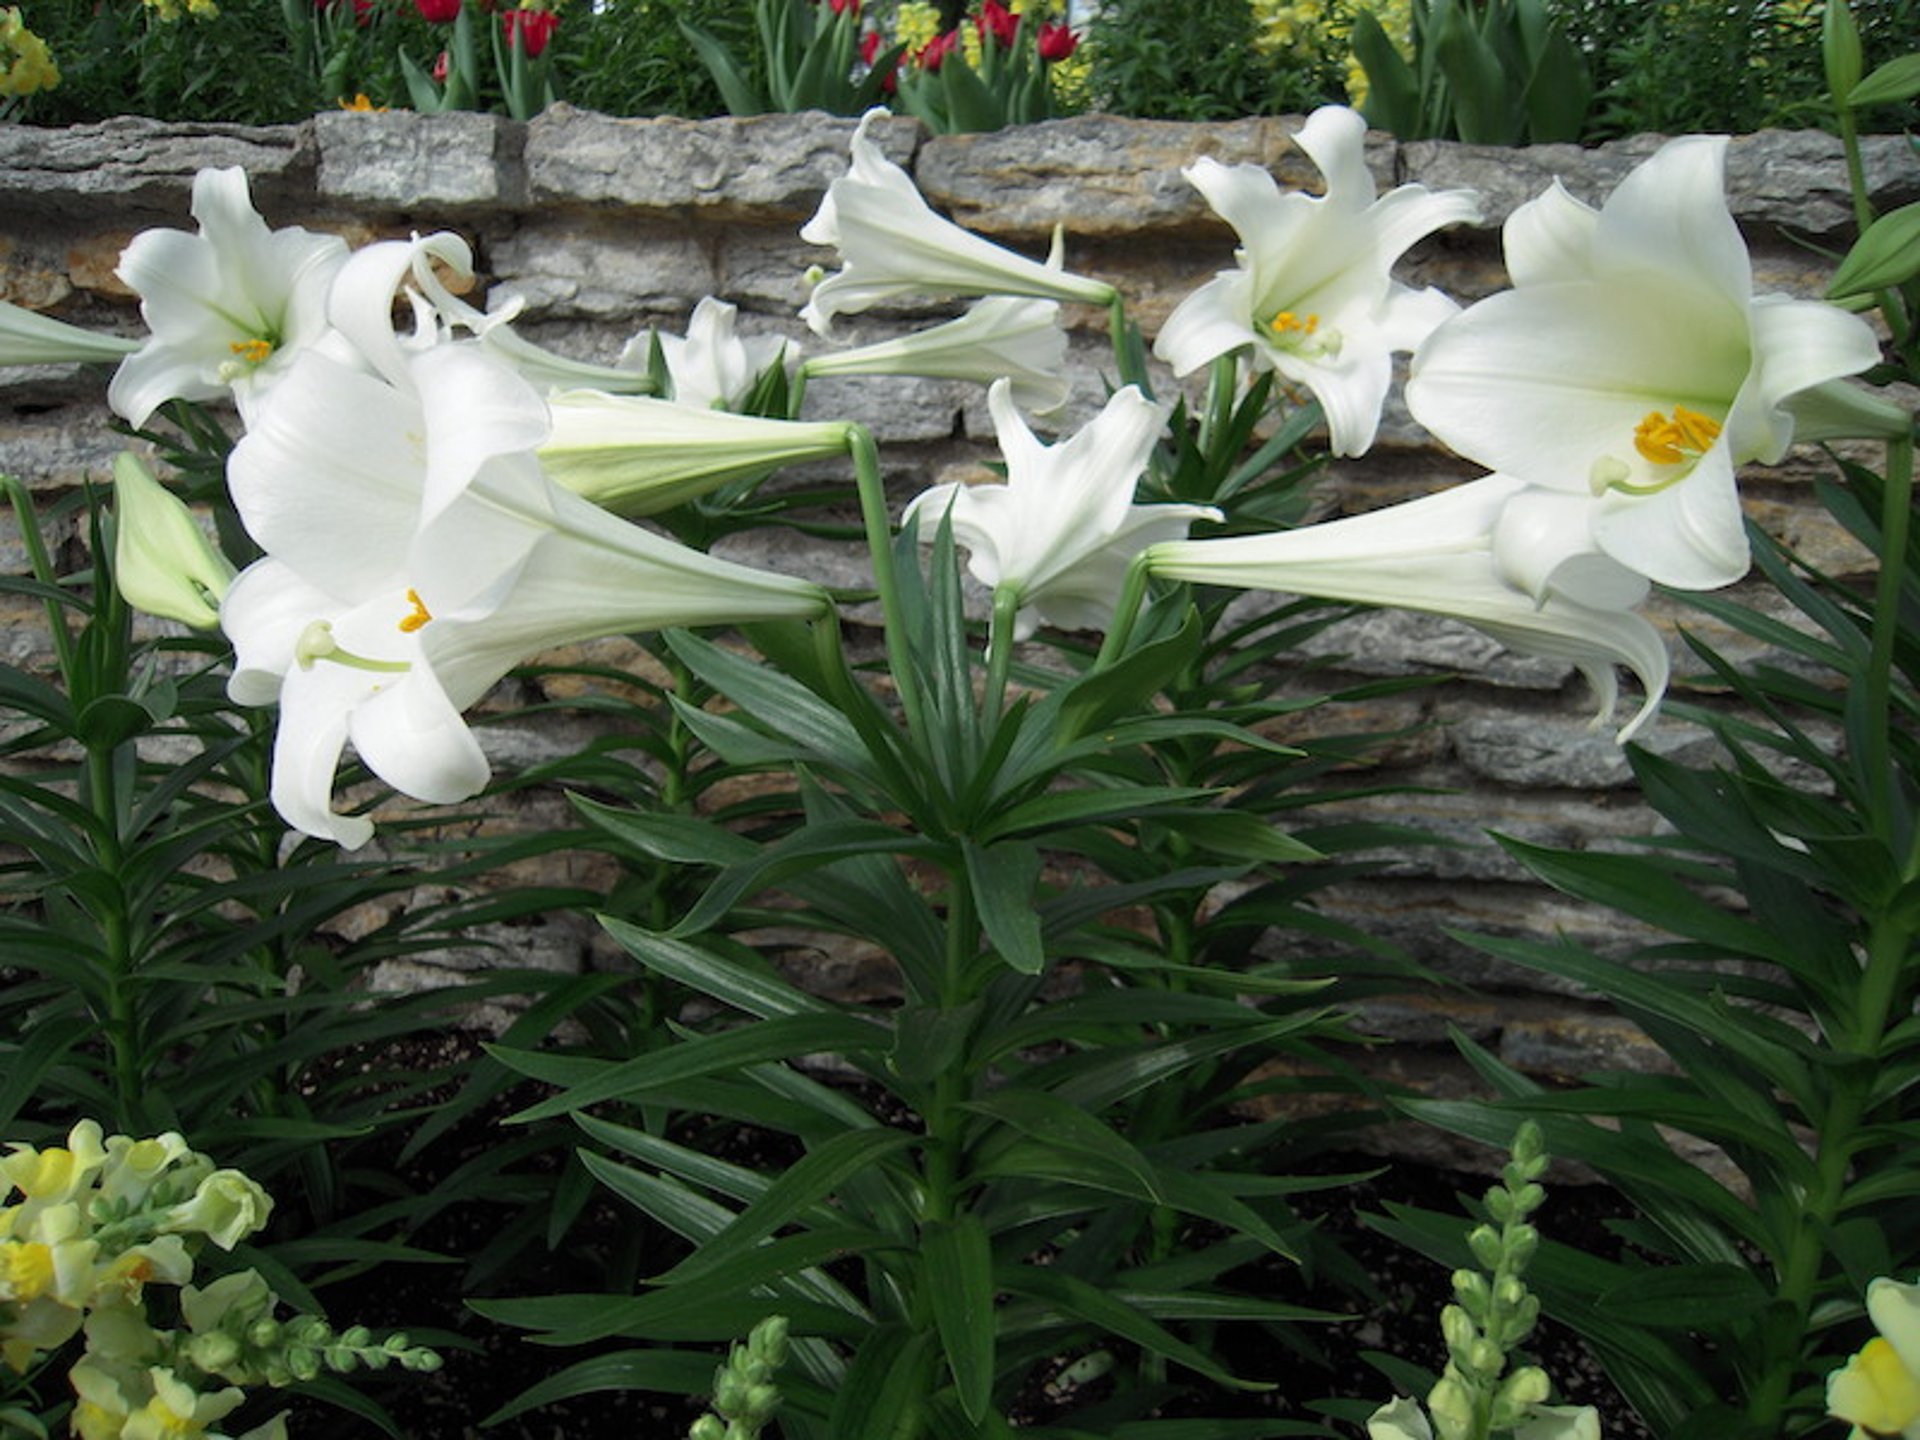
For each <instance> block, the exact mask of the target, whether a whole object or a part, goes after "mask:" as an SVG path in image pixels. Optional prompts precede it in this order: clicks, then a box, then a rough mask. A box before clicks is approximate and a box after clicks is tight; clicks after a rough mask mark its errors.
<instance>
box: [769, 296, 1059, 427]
mask: <svg viewBox="0 0 1920 1440" xmlns="http://www.w3.org/2000/svg"><path fill="white" fill-rule="evenodd" d="M1066 363H1067V332H1066V331H1065V330H1063V329H1062V328H1061V326H1060V306H1059V303H1058V302H1057V301H1053V300H1023V299H1018V298H1015V297H1013V296H1008V295H992V296H988V297H987V298H986V299H985V300H981V301H978V302H977V303H976V304H975V305H974V306H973V307H972V308H971V309H970V310H968V311H967V313H966V314H965V315H962V316H961V317H960V318H959V319H958V320H949V321H947V323H946V324H944V325H935V326H933V327H932V328H931V329H928V330H919V331H915V332H913V333H911V334H907V335H900V336H896V337H894V338H893V339H891V340H882V341H879V342H877V343H876V344H873V345H861V346H858V347H856V348H854V349H851V350H830V351H827V352H826V353H824V354H820V355H809V356H808V357H807V358H806V359H805V360H803V361H802V362H801V364H800V368H801V370H802V371H804V372H805V373H806V375H807V376H808V377H809V378H810V379H818V378H821V377H823V376H830V375H919V376H925V377H928V378H931V379H936V380H971V381H974V382H976V383H978V384H982V385H991V384H992V383H993V382H994V381H995V380H999V379H1005V380H1007V381H1008V382H1009V383H1010V385H1011V387H1012V396H1013V403H1014V404H1015V405H1017V406H1019V407H1020V408H1021V409H1023V410H1030V411H1032V412H1033V413H1034V414H1036V415H1045V414H1048V413H1049V412H1051V411H1054V410H1058V409H1059V408H1060V407H1061V406H1062V405H1064V404H1066V403H1067V396H1068V395H1069V394H1070V393H1071V391H1072V388H1073V387H1072V384H1071V382H1069V381H1068V379H1067V378H1066V373H1065V371H1066Z"/></svg>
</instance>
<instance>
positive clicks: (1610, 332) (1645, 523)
mask: <svg viewBox="0 0 1920 1440" xmlns="http://www.w3.org/2000/svg"><path fill="white" fill-rule="evenodd" d="M1726 145H1727V142H1726V139H1725V137H1723V136H1709V135H1696V136H1689V137H1686V138H1683V139H1679V140H1672V141H1669V142H1668V143H1667V144H1666V145H1664V146H1662V147H1661V149H1660V150H1659V151H1658V152H1657V153H1655V154H1654V155H1653V157H1652V158H1651V159H1649V160H1647V161H1646V162H1644V163H1643V164H1641V165H1640V166H1639V167H1638V168H1637V169H1636V170H1634V171H1633V173H1632V174H1630V175H1628V176H1627V178H1626V179H1625V180H1623V181H1621V182H1620V185H1619V187H1618V188H1617V189H1615V190H1614V192H1613V194H1612V196H1611V197H1609V198H1608V200H1607V202H1606V203H1605V204H1604V205H1603V206H1602V207H1601V208H1600V209H1598V210H1595V209H1593V208H1592V207H1591V206H1588V205H1585V204H1582V203H1581V202H1580V201H1578V200H1575V199H1574V198H1573V197H1572V196H1571V195H1569V194H1568V193H1567V192H1566V191H1565V190H1564V189H1562V188H1561V187H1560V186H1559V185H1557V184H1556V185H1555V186H1554V187H1553V188H1552V189H1550V190H1548V191H1547V192H1546V193H1544V194H1542V195H1541V196H1539V197H1538V198H1537V199H1535V200H1532V201H1530V202H1529V203H1528V204H1526V205H1524V206H1522V207H1521V208H1520V209H1518V210H1516V211H1515V212H1514V214H1513V215H1512V217H1511V218H1509V220H1508V221H1507V225H1506V230H1505V236H1504V239H1505V245H1506V256H1507V269H1508V271H1509V272H1510V273H1511V275H1512V277H1513V282H1514V288H1513V289H1512V290H1509V291H1506V292H1504V293H1502V294H1499V295H1495V296H1492V297H1491V298H1489V299H1486V300H1482V301H1480V302H1479V303H1478V304H1476V305H1473V306H1472V307H1470V308H1469V309H1467V310H1465V311H1463V312H1462V313H1461V314H1460V315H1458V316H1457V317H1455V318H1454V319H1452V320H1449V321H1448V322H1447V323H1446V324H1445V325H1443V326H1441V327H1440V328H1439V329H1438V330H1436V331H1435V332H1434V333H1433V335H1432V336H1431V337H1430V338H1429V339H1428V340H1427V342H1426V343H1425V344H1424V345H1423V346H1422V347H1421V348H1420V350H1419V351H1418V352H1417V353H1416V354H1415V356H1414V359H1413V367H1412V378H1411V380H1410V381H1409V382H1408V385H1407V404H1408V407H1409V408H1410V409H1411V410H1412V412H1413V416H1414V418H1415V419H1416V420H1418V421H1419V422H1420V423H1421V424H1422V425H1424V426H1426V427H1427V429H1429V430H1431V431H1432V432H1433V433H1434V434H1435V435H1436V436H1438V437H1439V438H1440V439H1441V440H1442V441H1443V442H1445V443H1446V444H1447V445H1450V446H1451V447H1452V448H1453V449H1455V450H1457V451H1458V452H1459V453H1460V454H1462V455H1464V456H1466V457H1468V458H1469V459H1471V460H1473V461H1475V462H1476V463H1478V464H1481V465H1484V466H1486V467H1487V468H1489V469H1492V470H1497V471H1500V472H1501V473H1502V474H1506V475H1512V476H1516V477H1518V478H1519V479H1521V480H1524V481H1525V482H1526V483H1528V484H1529V485H1534V486H1538V487H1540V488H1542V489H1544V490H1549V491H1561V492H1565V493H1567V494H1570V495H1579V496H1586V497H1590V498H1595V499H1597V504H1596V505H1595V507H1594V510H1593V515H1592V534H1593V539H1594V541H1595V543H1596V544H1597V545H1598V547H1599V548H1600V550H1601V551H1603V552H1604V553H1605V554H1607V555H1609V556H1611V557H1612V558H1613V559H1615V560H1617V561H1618V562H1620V563H1621V564H1623V565H1625V566H1627V567H1629V568H1630V569H1633V570H1636V571H1638V572H1639V573H1640V574H1642V575H1645V576H1648V577H1649V578H1651V579H1654V580H1657V581H1659V582H1661V583H1662V584H1666V585H1674V586H1678V587H1681V588H1683V589H1689V590H1707V589H1712V588H1714V587H1716V586H1720V585H1726V584H1729V583H1731V582H1732V581H1734V580H1737V579H1739V578H1740V576H1741V575H1743V574H1745V573H1746V569H1747V563H1748V552H1747V538H1746V529H1745V525H1744V523H1743V519H1742V516H1741V511H1740V497H1739V493H1738V490H1737V488H1736V485H1735V482H1734V471H1735V469H1736V467H1738V466H1740V465H1743V464H1746V463H1747V462H1749V461H1754V460H1758V461H1763V462H1768V463H1771V462H1773V461H1777V460H1779V459H1780V458H1781V456H1782V455H1784V454H1785V453H1786V450H1787V447H1788V445H1789V444H1790V443H1791V442H1792V440H1793V438H1794V429H1795V417H1794V413H1793V412H1794V408H1795V407H1796V405H1800V404H1803V403H1805V404H1807V405H1809V406H1810V407H1811V408H1813V409H1816V410H1819V411H1820V412H1822V413H1823V414H1824V415H1832V414H1836V413H1843V412H1844V411H1845V409H1846V408H1847V407H1846V406H1845V405H1844V403H1843V402H1844V397H1841V396H1834V397H1832V399H1833V401H1834V402H1836V403H1831V404H1829V403H1822V401H1823V398H1824V392H1826V391H1828V390H1830V389H1833V390H1844V389H1846V388H1847V387H1845V386H1843V385H1840V384H1839V383H1838V382H1839V381H1840V379H1841V377H1843V376H1847V375H1852V374H1856V373H1857V372H1859V371H1861V370H1864V369H1866V368H1867V367H1868V366H1869V365H1871V364H1873V363H1874V362H1875V360H1877V359H1878V358H1879V346H1878V345H1877V343H1876V342H1875V340H1874V337H1873V332H1872V331H1871V330H1870V329H1869V328H1868V326H1867V324H1866V322H1865V321H1863V320H1861V319H1860V318H1859V317H1857V316H1854V315H1849V314H1847V313H1846V312H1845V311H1843V310H1840V309H1837V308H1836V307H1834V306H1832V305H1828V304H1826V303H1824V302H1821V301H1814V300H1794V299H1789V298H1787V297H1786V296H1782V295H1758V296H1756V295H1755V294H1754V293H1753V272H1752V265H1751V262H1750V261H1749V259H1748V256H1747V249H1746V245H1745V243H1744V242H1743V241H1742V240H1741V238H1740V231H1739V228H1738V227H1737V226H1736V225H1735V224H1734V221H1733V217H1732V215H1731V214H1729V213H1728V210H1727V205H1726V200H1725V198H1724V195H1723V190H1724V184H1723V179H1724V172H1725V163H1726Z"/></svg>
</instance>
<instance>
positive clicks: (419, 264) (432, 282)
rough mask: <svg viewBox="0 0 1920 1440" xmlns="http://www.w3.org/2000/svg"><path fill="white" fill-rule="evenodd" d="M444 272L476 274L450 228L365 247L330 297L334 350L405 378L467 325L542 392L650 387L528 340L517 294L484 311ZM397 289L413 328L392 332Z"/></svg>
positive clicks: (459, 279)
mask: <svg viewBox="0 0 1920 1440" xmlns="http://www.w3.org/2000/svg"><path fill="white" fill-rule="evenodd" d="M443 275H444V276H446V277H448V278H450V279H452V280H453V281H455V282H456V283H460V284H465V283H467V282H470V281H471V280H472V279H473V250H472V248H471V247H470V246H469V245H468V244H467V242H466V241H465V240H464V239H462V238H461V237H460V236H458V235H455V234H453V233H452V232H451V231H446V230H442V231H438V232H436V233H434V234H431V235H416V236H414V237H413V238H412V239H411V240H381V241H377V242H376V243H374V244H372V245H363V246H361V247H360V248H359V249H358V250H356V251H354V252H353V254H352V256H351V257H350V258H349V259H348V260H347V262H346V264H344V265H343V266H342V267H341V268H340V273H339V275H338V277H337V278H336V279H335V281H334V284H333V290H332V293H331V295H330V296H329V298H328V303H327V318H328V321H329V323H331V325H332V326H333V327H334V333H333V334H332V335H331V336H329V337H328V340H327V342H326V348H327V349H328V351H329V353H331V354H333V355H334V357H335V358H336V359H341V360H347V361H349V362H350V363H354V364H359V365H362V366H363V367H366V368H371V369H372V370H373V371H375V372H376V373H378V374H380V375H383V376H385V377H386V378H387V379H388V380H390V381H392V382H393V383H394V384H396V385H405V384H406V383H408V382H407V381H406V378H405V376H406V369H407V356H408V355H410V354H414V353H416V352H418V351H420V350H424V349H427V348H430V347H432V346H434V345H438V344H441V343H443V342H445V341H447V340H449V339H452V338H453V337H454V336H455V335H456V334H457V333H458V332H460V331H463V330H464V331H466V332H467V333H469V334H471V335H474V336H476V337H477V338H478V339H479V340H480V342H481V343H482V344H483V345H484V346H485V347H486V348H487V350H488V351H489V352H490V353H492V354H493V355H494V356H495V357H496V358H498V359H501V360H504V361H505V362H506V363H507V364H509V365H511V366H512V367H513V368H514V369H515V370H516V371H518V372H519V373H520V374H521V375H522V376H523V377H525V378H526V379H527V380H529V381H530V382H532V384H533V385H534V386H535V388H537V389H540V390H543V391H548V392H551V391H554V390H560V389H575V388H578V387H580V386H592V387H594V388H595V389H599V390H607V391H611V392H613V393H615V394H628V393H633V392H635V391H644V390H646V389H647V388H649V386H650V384H651V381H650V380H649V379H648V378H647V377H646V376H645V375H639V374H635V373H634V371H632V370H631V369H627V368H623V367H621V366H615V365H595V364H593V363H591V362H589V361H584V360H574V359H570V358H569V357H567V356H565V355H560V354H556V353H555V352H554V351H552V350H549V349H547V348H546V347H545V346H542V345H536V344H534V343H533V342H532V341H531V340H528V339H527V338H526V337H525V336H523V335H521V334H520V333H519V332H518V331H517V330H515V329H514V328H513V325H512V323H511V322H512V321H513V320H514V319H515V318H516V317H517V316H518V315H519V313H520V309H521V305H522V303H523V302H522V301H521V299H520V298H519V297H517V296H515V297H511V298H509V299H508V300H507V302H506V303H505V304H503V305H501V306H500V307H499V308H497V309H495V310H491V311H481V310H479V309H477V308H475V307H474V306H472V305H470V304H468V303H467V302H466V301H465V300H462V299H461V298H460V297H459V296H458V295H456V294H454V293H453V290H452V289H451V288H450V287H449V285H448V283H447V279H443V278H442V276H443ZM396 296H400V297H403V298H405V300H406V301H407V305H408V308H409V309H410V310H411V312H412V315H413V330H412V333H411V334H407V335H401V334H396V333H395V331H394V328H393V308H394V299H395V297H396Z"/></svg>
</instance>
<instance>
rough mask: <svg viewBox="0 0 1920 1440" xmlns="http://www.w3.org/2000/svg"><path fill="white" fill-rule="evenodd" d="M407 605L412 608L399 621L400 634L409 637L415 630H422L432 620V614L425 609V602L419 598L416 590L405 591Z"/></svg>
mask: <svg viewBox="0 0 1920 1440" xmlns="http://www.w3.org/2000/svg"><path fill="white" fill-rule="evenodd" d="M407 603H408V604H409V605H411V606H412V607H413V609H412V610H411V611H409V612H408V613H407V614H406V615H405V616H403V617H402V618H401V621H400V633H401V634H402V635H411V634H413V632H414V631H416V630H424V629H425V628H426V627H427V625H428V624H429V623H430V622H431V621H432V620H433V613H432V612H431V611H430V610H428V609H427V602H426V601H424V600H422V599H421V598H420V592H419V591H418V590H413V589H409V590H408V591H407Z"/></svg>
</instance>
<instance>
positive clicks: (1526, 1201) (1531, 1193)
mask: <svg viewBox="0 0 1920 1440" xmlns="http://www.w3.org/2000/svg"><path fill="white" fill-rule="evenodd" d="M1546 1203H1547V1192H1546V1191H1545V1190H1543V1189H1541V1188H1540V1187H1539V1186H1538V1185H1536V1184H1534V1183H1533V1182H1532V1181H1528V1182H1527V1183H1526V1184H1525V1185H1522V1186H1521V1187H1520V1189H1519V1190H1518V1191H1517V1192H1516V1193H1515V1194H1514V1197H1513V1206H1514V1211H1515V1213H1516V1214H1518V1215H1521V1216H1527V1215H1531V1214H1532V1213H1533V1212H1534V1211H1536V1210H1538V1209H1539V1208H1540V1207H1541V1206H1542V1205H1544V1204H1546Z"/></svg>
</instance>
